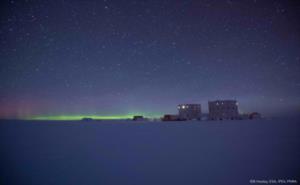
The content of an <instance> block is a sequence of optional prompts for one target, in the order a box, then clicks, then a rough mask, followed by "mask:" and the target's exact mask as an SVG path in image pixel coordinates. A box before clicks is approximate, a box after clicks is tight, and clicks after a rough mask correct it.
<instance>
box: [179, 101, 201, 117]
mask: <svg viewBox="0 0 300 185" xmlns="http://www.w3.org/2000/svg"><path fill="white" fill-rule="evenodd" d="M178 116H179V119H180V120H201V105H200V104H180V105H178Z"/></svg>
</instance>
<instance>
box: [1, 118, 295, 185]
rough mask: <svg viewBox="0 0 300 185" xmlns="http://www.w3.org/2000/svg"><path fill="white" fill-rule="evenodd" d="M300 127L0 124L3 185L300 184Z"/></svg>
mask: <svg viewBox="0 0 300 185" xmlns="http://www.w3.org/2000/svg"><path fill="white" fill-rule="evenodd" d="M299 128H300V122H299V120H298V119H293V120H283V119H278V120H253V121H251V120H247V121H245V120H243V121H202V122H199V121H190V122H133V121H91V122H83V121H77V122H66V121H65V122H54V121H1V123H0V147H1V148H0V170H1V173H0V177H1V178H0V184H37V185H41V184H44V185H50V184H51V185H60V184H61V185H68V184H70V185H71V184H72V185H77V184H78V185H88V184H91V185H94V184H100V185H110V184H118V185H148V184H149V185H169V184H170V185H194V184H197V185H198V184H250V183H249V180H250V179H296V180H297V181H298V183H300V178H299V177H300V129H299Z"/></svg>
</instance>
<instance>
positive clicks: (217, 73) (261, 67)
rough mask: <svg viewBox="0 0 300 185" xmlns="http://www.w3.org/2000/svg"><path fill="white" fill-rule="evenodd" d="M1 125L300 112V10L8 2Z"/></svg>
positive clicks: (194, 2)
mask: <svg viewBox="0 0 300 185" xmlns="http://www.w3.org/2000/svg"><path fill="white" fill-rule="evenodd" d="M0 12H1V13H0V21H1V22H0V44H1V45H0V79H1V83H0V118H18V119H25V118H36V117H43V116H62V115H63V116H78V115H97V116H112V117H113V116H125V117H126V115H133V114H142V115H145V116H152V117H153V116H160V115H163V114H165V113H176V112H177V110H176V107H177V104H180V103H201V104H202V109H203V112H207V109H208V108H207V102H208V101H209V100H216V99H236V100H237V101H238V102H239V110H240V112H254V111H258V112H260V113H262V114H263V115H289V114H299V113H300V24H299V22H300V21H299V19H300V3H299V1H294V0H291V1H289V0H286V1H283V0H282V1H279V0H278V1H271V0H270V1H259V0H257V1H256V0H251V1H250V0H236V1H233V0H227V1H220V0H102V1H101V0H97V1H96V0H87V1H82V0H51V1H50V0H49V1H46V0H41V1H38V0H34V1H33V0H22V1H21V0H20V1H17V0H10V1H8V0H3V1H1V11H0Z"/></svg>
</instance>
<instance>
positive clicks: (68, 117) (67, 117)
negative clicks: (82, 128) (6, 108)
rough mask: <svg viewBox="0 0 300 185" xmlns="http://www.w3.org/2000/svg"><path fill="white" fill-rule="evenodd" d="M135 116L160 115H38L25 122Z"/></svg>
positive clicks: (117, 118) (157, 116) (149, 115)
mask: <svg viewBox="0 0 300 185" xmlns="http://www.w3.org/2000/svg"><path fill="white" fill-rule="evenodd" d="M135 115H142V116H144V117H147V118H159V117H160V114H138V113H137V114H125V115H110V116H100V115H39V116H31V117H27V118H26V120H57V121H73V120H74V121H75V120H82V119H83V118H92V119H95V120H97V119H98V120H119V119H132V118H133V116H135Z"/></svg>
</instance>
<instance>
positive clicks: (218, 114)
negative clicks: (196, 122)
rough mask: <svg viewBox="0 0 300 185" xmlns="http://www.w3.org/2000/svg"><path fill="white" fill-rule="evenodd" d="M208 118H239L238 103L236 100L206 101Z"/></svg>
mask: <svg viewBox="0 0 300 185" xmlns="http://www.w3.org/2000/svg"><path fill="white" fill-rule="evenodd" d="M208 110H209V119H210V120H235V119H239V111H238V103H237V101H236V100H216V101H209V102H208Z"/></svg>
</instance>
